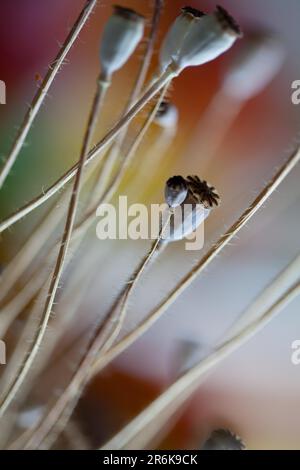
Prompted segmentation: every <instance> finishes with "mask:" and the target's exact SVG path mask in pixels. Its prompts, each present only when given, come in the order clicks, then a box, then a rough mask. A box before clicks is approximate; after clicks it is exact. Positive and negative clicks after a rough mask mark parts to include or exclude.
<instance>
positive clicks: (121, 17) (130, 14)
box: [100, 5, 145, 77]
mask: <svg viewBox="0 0 300 470" xmlns="http://www.w3.org/2000/svg"><path fill="white" fill-rule="evenodd" d="M144 24H145V19H144V17H143V16H141V15H139V14H138V13H136V12H135V11H134V10H131V9H129V8H124V7H121V6H117V5H115V6H114V11H113V14H112V15H111V17H110V18H109V20H108V21H107V23H106V25H105V27H104V32H103V36H102V41H101V47H100V63H101V67H102V73H103V75H104V76H107V77H110V76H111V75H112V74H113V73H114V72H116V71H117V70H119V69H120V68H121V67H122V66H123V65H124V64H125V62H127V60H128V59H129V57H130V56H131V55H132V53H133V52H134V50H135V48H136V46H137V45H138V43H139V42H140V40H141V39H142V37H143V34H144Z"/></svg>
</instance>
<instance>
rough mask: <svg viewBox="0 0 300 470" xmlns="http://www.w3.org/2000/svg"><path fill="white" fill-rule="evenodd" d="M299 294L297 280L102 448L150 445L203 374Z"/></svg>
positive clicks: (299, 285) (199, 381) (136, 447)
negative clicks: (144, 433) (254, 318)
mask: <svg viewBox="0 0 300 470" xmlns="http://www.w3.org/2000/svg"><path fill="white" fill-rule="evenodd" d="M299 294H300V282H299V281H298V282H297V283H296V284H294V286H292V287H291V288H290V289H289V290H288V291H287V292H285V293H284V294H283V296H282V297H280V299H279V300H278V301H277V302H275V303H274V304H273V305H272V306H271V307H270V308H269V309H268V310H267V311H266V312H264V314H263V315H262V316H261V317H260V318H258V319H257V320H255V321H254V322H253V323H251V324H250V325H249V326H248V327H246V328H245V329H244V330H243V331H242V332H241V333H240V334H238V335H236V336H234V337H233V338H231V339H230V340H228V341H227V342H225V343H223V344H222V345H221V346H219V347H218V348H217V349H216V350H215V351H214V352H213V353H212V354H210V355H209V356H207V357H206V358H205V359H203V360H201V361H200V362H199V363H198V364H196V365H195V366H194V367H192V368H191V369H189V370H188V371H187V372H186V373H185V374H184V375H182V376H181V377H180V378H179V379H178V380H177V381H176V382H174V383H173V384H172V385H171V386H170V387H169V388H168V389H167V390H166V391H165V392H163V393H162V394H161V395H160V396H159V397H158V398H157V399H156V400H154V401H153V402H152V403H151V404H150V405H149V406H148V407H147V408H145V409H144V410H143V411H142V412H141V413H140V414H139V415H138V416H137V417H136V418H134V419H133V420H132V421H131V422H130V423H129V424H128V425H127V426H125V427H124V428H123V429H122V430H121V431H120V432H119V433H118V434H117V435H115V436H114V437H113V438H112V439H111V440H110V441H108V442H107V443H106V444H105V445H104V446H103V447H102V448H101V449H102V450H107V449H109V450H116V449H133V448H134V449H139V448H142V447H144V446H145V445H147V443H148V442H149V440H151V439H152V437H154V436H155V434H156V433H157V431H158V430H159V429H161V428H162V427H163V426H164V425H165V423H167V422H168V420H169V419H170V418H171V417H172V416H173V415H174V413H175V412H176V411H177V410H178V409H179V408H180V407H181V406H182V405H183V403H185V402H186V401H187V400H188V399H189V398H190V397H191V395H192V394H193V393H194V392H195V391H196V390H197V388H198V386H199V385H200V383H201V381H202V380H203V376H204V375H205V374H206V373H207V372H208V371H209V370H211V369H212V368H213V367H215V366H216V365H217V364H219V363H220V362H221V361H223V360H224V359H225V358H227V357H228V356H229V355H230V354H232V353H233V352H234V351H236V350H237V349H238V348H239V347H241V346H242V345H243V344H245V343H246V342H247V341H249V340H250V339H251V338H252V337H253V336H254V335H255V334H257V333H258V332H259V331H260V330H261V329H262V328H264V327H265V326H266V325H267V324H268V323H269V322H270V321H271V320H272V319H273V318H274V317H275V316H276V315H277V314H278V313H279V312H280V311H281V310H283V309H284V308H285V307H286V306H287V305H288V304H289V303H290V302H291V301H292V300H293V299H295V298H296V297H297V296H298V295H299ZM144 430H145V431H146V435H147V442H145V440H144V438H143V432H144ZM149 430H150V432H149Z"/></svg>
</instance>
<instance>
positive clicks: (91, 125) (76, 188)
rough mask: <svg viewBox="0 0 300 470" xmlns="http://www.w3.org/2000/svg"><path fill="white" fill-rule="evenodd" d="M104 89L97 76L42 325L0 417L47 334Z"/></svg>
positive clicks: (102, 80)
mask: <svg viewBox="0 0 300 470" xmlns="http://www.w3.org/2000/svg"><path fill="white" fill-rule="evenodd" d="M106 89H107V82H106V77H102V76H100V78H99V83H98V85H97V91H96V95H95V97H94V101H93V105H92V109H91V112H90V116H89V120H88V125H87V129H86V132H85V136H84V141H83V146H82V150H81V155H80V160H79V164H78V171H77V173H76V177H75V181H74V185H73V192H72V195H71V200H70V204H69V210H68V214H67V220H66V225H65V229H64V233H63V237H62V241H61V244H60V248H59V253H58V257H57V261H56V265H55V268H54V271H53V275H52V279H51V283H50V288H49V291H48V295H47V299H46V304H45V307H44V311H43V314H42V317H41V321H40V325H39V326H40V327H39V328H38V330H37V332H36V335H35V338H34V341H33V345H32V348H31V349H30V351H29V354H28V356H27V358H26V360H25V363H24V364H23V366H22V368H21V370H20V371H19V374H18V375H17V377H16V379H15V380H14V382H13V383H12V384H11V385H10V387H9V389H8V391H7V392H6V393H5V395H4V397H3V398H2V399H1V402H0V416H2V415H3V413H4V412H5V411H6V409H7V408H8V406H9V405H10V403H11V402H12V400H13V399H14V397H15V395H16V393H17V392H18V390H19V388H20V386H21V385H22V383H23V381H24V379H25V377H26V376H27V374H28V372H29V370H30V368H31V365H32V363H33V361H34V359H35V357H36V355H37V353H38V350H39V347H40V345H41V342H42V340H43V337H44V335H45V332H46V328H47V325H48V322H49V319H50V315H51V310H52V307H53V303H54V299H55V296H56V292H57V289H58V285H59V282H60V279H61V275H62V272H63V268H64V262H65V259H66V254H67V251H68V247H69V243H70V240H71V235H72V230H73V226H74V222H75V216H76V210H77V206H78V201H79V195H80V187H81V180H82V175H83V169H84V164H85V162H86V158H87V154H88V148H89V145H90V142H91V138H92V134H93V132H94V129H95V126H96V122H97V118H98V114H99V111H100V108H101V105H102V104H103V99H104V96H105V91H106Z"/></svg>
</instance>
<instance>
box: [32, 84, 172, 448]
mask: <svg viewBox="0 0 300 470" xmlns="http://www.w3.org/2000/svg"><path fill="white" fill-rule="evenodd" d="M166 88H167V87H165V91H166ZM163 98H164V91H163V92H162V93H161V95H160V97H159V99H158V101H157V104H156V105H155V106H154V108H153V110H152V111H151V112H150V113H149V116H148V118H147V120H146V122H145V125H144V126H143V128H142V131H141V132H140V133H139V134H138V137H137V139H136V140H135V142H134V143H133V146H132V147H131V151H129V153H128V156H130V155H132V156H133V155H134V153H135V151H136V150H137V147H138V145H139V144H140V142H141V140H142V139H141V137H143V136H144V135H145V132H146V131H147V130H148V128H149V125H150V124H151V122H152V120H153V118H154V116H155V115H156V113H157V109H158V108H159V106H160V103H161V101H162V100H163ZM139 137H140V138H139ZM124 162H126V157H125V159H124ZM114 187H115V185H114ZM112 189H113V184H112V185H111V187H110V189H109V191H110V196H108V195H107V197H111V192H112ZM170 216H171V213H170ZM168 223H169V219H168V220H167V222H166V224H165V226H167V225H168ZM165 226H164V227H163V229H162V232H161V234H163V231H164V229H165ZM161 236H162V235H160V236H159V237H158V239H157V240H156V242H155V243H154V246H153V248H152V250H151V252H150V254H149V255H147V256H146V257H145V259H144V260H143V261H142V263H141V264H140V267H139V268H138V270H137V272H138V273H140V274H139V276H138V277H139V278H140V275H141V274H142V272H143V271H144V269H145V268H146V265H148V264H149V262H150V260H151V259H152V257H153V254H154V253H155V252H156V249H157V246H158V244H159V241H160V239H161ZM130 290H131V289H130ZM125 294H126V288H125V289H123V291H122V292H121V294H120V296H119V297H118V299H117V301H116V302H115V303H114V306H113V308H112V310H111V312H110V314H108V316H107V319H106V320H105V321H104V323H103V324H101V325H100V326H99V327H98V329H97V331H96V334H95V337H94V339H93V340H92V342H91V344H90V346H89V348H88V351H87V353H86V355H85V357H84V358H83V360H82V362H81V364H80V366H79V368H78V370H77V373H76V374H75V376H74V377H73V379H72V381H71V383H70V384H69V385H68V387H67V389H66V390H65V392H64V393H63V394H62V396H61V397H60V398H59V400H58V401H57V403H56V404H55V405H54V406H53V408H52V409H51V410H50V412H49V414H48V415H47V416H46V417H44V419H43V422H42V424H41V427H40V428H39V431H38V439H39V442H41V440H42V439H43V436H46V435H47V434H48V433H49V430H51V429H52V428H53V427H54V426H55V429H54V432H53V431H52V435H53V436H54V437H55V436H56V435H57V433H58V432H60V431H61V429H62V428H63V426H64V425H65V424H66V422H67V420H68V418H69V417H70V416H71V413H72V410H73V408H74V407H75V405H76V403H77V400H78V398H79V396H80V390H81V389H82V388H83V387H84V385H85V383H86V381H87V380H86V379H88V378H89V376H90V375H89V373H88V370H89V368H90V367H91V364H92V362H93V360H94V357H95V355H96V354H97V355H99V354H100V352H101V351H105V350H107V349H108V348H109V347H110V345H111V344H112V342H113V341H114V340H115V338H116V337H117V336H118V333H119V331H120V329H121V327H122V324H123V320H124V317H125V313H124V315H123V314H120V315H118V312H117V311H116V308H115V307H116V306H117V304H119V302H120V301H121V299H122V297H123V296H124V295H125ZM66 407H67V408H68V410H66ZM62 412H63V415H62V419H59V418H60V414H61V413H62ZM33 442H35V440H34V435H33V436H32V439H31V440H30V441H29V443H27V445H28V447H29V448H31V445H32V443H33ZM49 442H52V441H51V438H50V437H48V439H47V443H48V445H49ZM35 445H36V443H35V444H34V446H35Z"/></svg>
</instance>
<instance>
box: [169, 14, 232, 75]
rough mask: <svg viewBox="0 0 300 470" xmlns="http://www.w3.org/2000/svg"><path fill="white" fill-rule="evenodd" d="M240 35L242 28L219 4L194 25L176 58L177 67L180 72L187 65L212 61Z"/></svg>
mask: <svg viewBox="0 0 300 470" xmlns="http://www.w3.org/2000/svg"><path fill="white" fill-rule="evenodd" d="M239 37H241V30H240V28H239V26H238V25H237V23H236V22H235V20H234V19H233V18H232V17H231V16H230V15H229V14H228V13H227V12H226V10H224V8H222V7H220V6H218V7H217V9H216V11H215V12H214V13H213V14H211V15H206V16H203V17H202V18H201V19H200V21H199V22H197V23H194V24H193V25H192V27H191V28H190V32H189V33H188V34H187V35H186V37H185V39H184V41H183V44H182V47H181V49H180V52H179V54H178V57H177V59H175V60H174V62H175V67H177V68H178V70H179V72H180V71H181V70H183V69H184V68H186V67H191V66H198V65H202V64H205V63H206V62H210V61H211V60H214V59H216V58H217V57H219V56H220V55H221V54H223V53H224V52H226V51H227V50H228V49H230V47H231V46H232V45H233V44H234V43H235V41H236V40H237V38H239Z"/></svg>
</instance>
